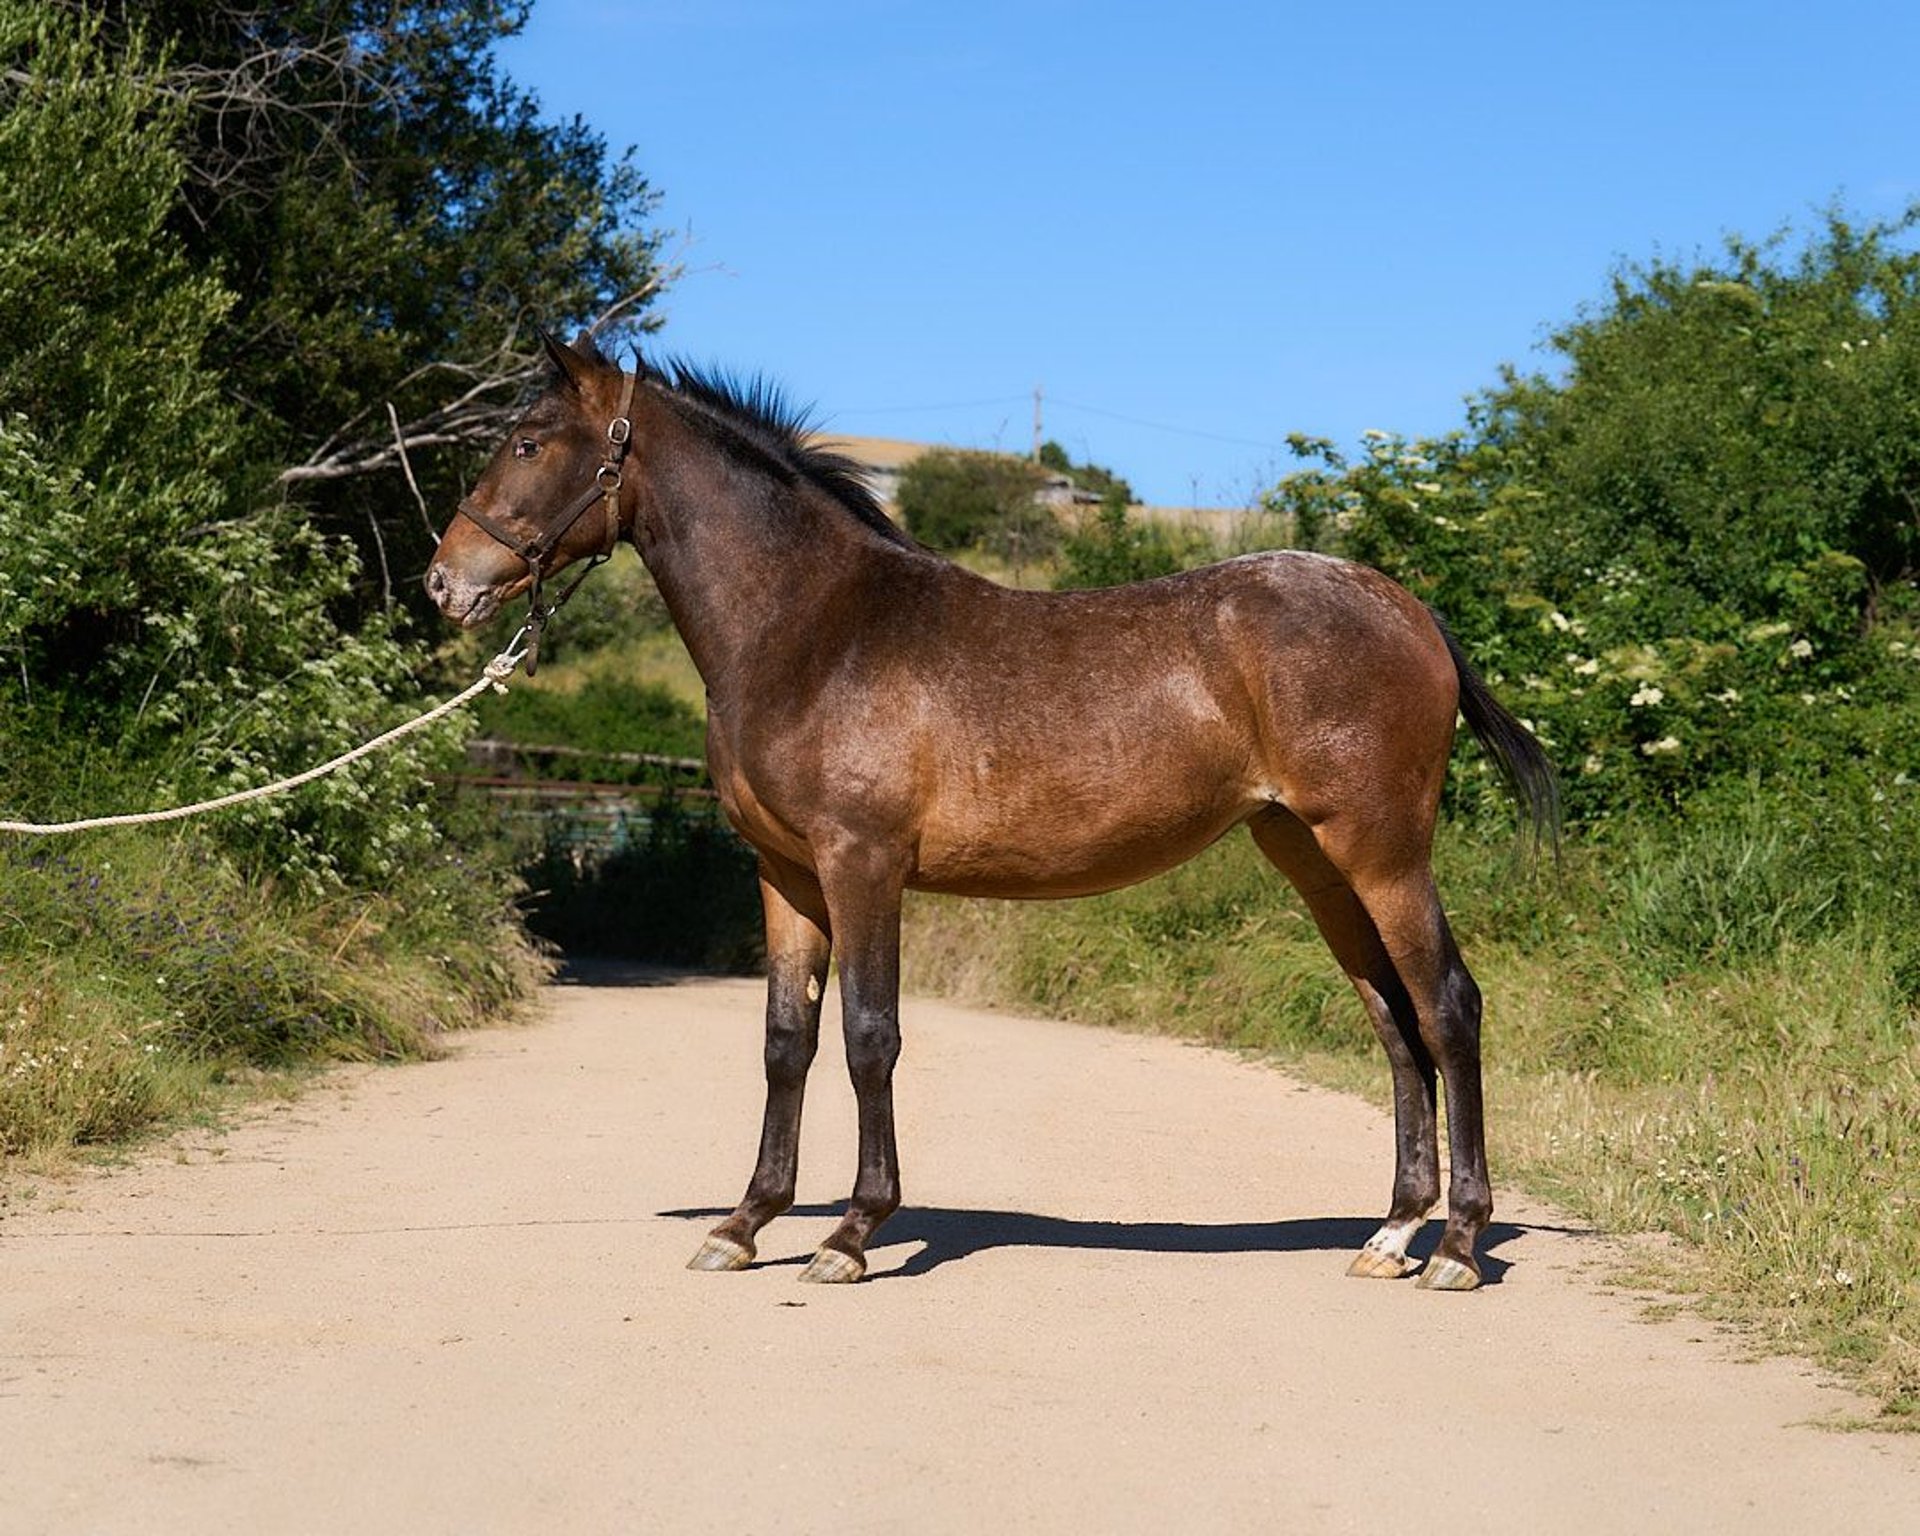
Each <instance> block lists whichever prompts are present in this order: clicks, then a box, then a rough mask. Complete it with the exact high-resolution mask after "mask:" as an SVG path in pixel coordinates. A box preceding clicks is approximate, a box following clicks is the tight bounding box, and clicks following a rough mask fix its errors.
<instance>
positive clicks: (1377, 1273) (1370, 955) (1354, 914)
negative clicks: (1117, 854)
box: [1249, 806, 1440, 1279]
mask: <svg viewBox="0 0 1920 1536" xmlns="http://www.w3.org/2000/svg"><path fill="white" fill-rule="evenodd" d="M1249 829H1250V830H1251V831H1252V833H1253V839H1254V841H1255V842H1256V843H1258V844H1259V845H1260V850H1261V852H1263V853H1264V854H1266V856H1267V857H1268V859H1270V860H1271V861H1272V862H1273V864H1274V865H1275V866H1276V867H1277V868H1278V869H1279V870H1280V872H1281V873H1282V874H1284V875H1285V876H1286V877H1287V878H1288V880H1290V881H1291V882H1292V883H1293V886H1294V888H1295V889H1296V890H1298V891H1299V892H1300V895H1301V898H1302V899H1303V900H1304V901H1305V902H1306V904H1307V910H1308V911H1309V912H1311V913H1312V914H1313V920H1314V922H1315V923H1316V924H1317V925H1318V927H1319V929H1320V933H1321V936H1322V937H1323V938H1324V939H1325V940H1326V941H1327V947H1328V948H1329V949H1331V950H1332V951H1333V955H1334V958H1335V959H1336V960H1338V961H1339V963H1340V968H1341V969H1342V970H1343V971H1345V972H1346V973H1347V979H1348V980H1349V981H1351V982H1352V983H1353V988H1354V991H1356V992H1357V993H1359V995H1360V1001H1361V1003H1362V1005H1363V1006H1364V1007H1365V1008H1366V1011H1367V1018H1368V1019H1369V1020H1370V1021H1371V1022H1372V1024H1373V1028H1374V1033H1375V1034H1377V1035H1378V1036H1379V1037H1380V1044H1381V1045H1382V1046H1383V1047H1384V1048H1385V1050H1386V1053H1387V1060H1388V1062H1389V1063H1390V1064H1391V1066H1392V1068H1393V1125H1394V1168H1393V1202H1392V1204H1391V1205H1390V1206H1389V1207H1388V1209H1387V1219H1386V1221H1385V1222H1384V1223H1382V1225H1381V1227H1380V1230H1379V1231H1377V1232H1375V1233H1374V1234H1373V1236H1372V1237H1370V1238H1368V1239H1367V1243H1366V1246H1365V1247H1364V1248H1362V1249H1361V1250H1360V1252H1359V1253H1358V1254H1356V1255H1355V1256H1354V1260H1353V1263H1352V1265H1351V1266H1349V1268H1348V1270H1347V1273H1348V1274H1350V1275H1361V1276H1367V1277H1373V1278H1380V1279H1398V1278H1399V1277H1400V1276H1402V1275H1404V1274H1406V1273H1407V1272H1408V1271H1409V1270H1411V1269H1412V1268H1413V1267H1414V1261H1413V1260H1411V1259H1409V1258H1408V1257H1407V1244H1408V1243H1409V1242H1410V1241H1411V1240H1412V1238H1413V1235H1414V1233H1415V1232H1417V1231H1418V1230H1419V1229H1420V1224H1421V1223H1422V1222H1423V1221H1425V1220H1426V1216H1427V1212H1428V1211H1430V1210H1432V1209H1433V1206H1434V1203H1435V1201H1437V1200H1438V1199H1439V1198H1440V1149H1439V1140H1438V1133H1437V1130H1436V1125H1435V1119H1436V1117H1435V1106H1434V1065H1433V1057H1432V1055H1431V1054H1430V1053H1429V1052H1428V1050H1427V1046H1426V1042H1425V1041H1424V1040H1422V1039H1421V1037H1420V1026H1419V1019H1418V1016H1417V1015H1416V1013H1415V1010H1414V1006H1413V1001H1412V999H1411V998H1409V997H1408V995H1407V990H1406V988H1405V987H1404V986H1402V985H1401V982H1400V976H1399V973H1398V972H1397V971H1396V970H1395V969H1394V966H1393V961H1392V959H1391V958H1390V957H1389V956H1388V954H1387V950H1386V946H1385V945H1383V944H1382V943H1381V941H1380V933H1379V930H1378V929H1377V928H1375V927H1374V924H1373V919H1372V918H1371V917H1370V916H1368V914H1367V909H1366V908H1365V907H1364V906H1362V905H1361V903H1360V899H1359V898H1358V897H1357V896H1355V895H1354V893H1353V888H1352V887H1351V886H1350V885H1348V884H1347V881H1346V877H1345V876H1344V875H1342V874H1341V873H1340V871H1339V870H1338V869H1336V868H1335V867H1334V866H1333V864H1332V863H1331V862H1330V861H1329V860H1328V858H1327V856H1326V855H1325V854H1324V853H1322V852H1321V850H1320V845H1319V844H1318V843H1317V842H1315V841H1314V838H1313V834H1312V833H1311V832H1309V831H1308V830H1307V828H1306V826H1305V825H1304V824H1303V823H1302V822H1301V821H1300V820H1299V819H1298V818H1296V817H1295V816H1294V815H1292V813H1290V812H1288V811H1286V810H1283V809H1281V808H1279V807H1277V806H1276V807H1274V808H1273V809H1272V810H1269V811H1265V812H1263V813H1262V814H1261V815H1259V816H1257V817H1256V818H1254V820H1253V821H1252V822H1251V823H1250V827H1249Z"/></svg>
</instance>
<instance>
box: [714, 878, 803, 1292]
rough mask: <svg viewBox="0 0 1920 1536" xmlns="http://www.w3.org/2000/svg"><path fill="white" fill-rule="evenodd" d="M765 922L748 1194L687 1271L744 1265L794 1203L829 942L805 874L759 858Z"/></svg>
mask: <svg viewBox="0 0 1920 1536" xmlns="http://www.w3.org/2000/svg"><path fill="white" fill-rule="evenodd" d="M760 902H761V905H762V907H763V908H764V909H765V912H766V924H767V1047H766V1062H767V1109H766V1115H765V1117H764V1118H763V1119H762V1121H761V1125H760V1156H759V1159H758V1161H757V1162H756V1163H755V1164H754V1168H753V1178H752V1179H751V1180H750V1181H749V1182H748V1184H747V1193H746V1195H745V1197H744V1198H742V1200H741V1201H740V1204H739V1205H738V1206H737V1207H736V1208H735V1209H734V1212H733V1214H732V1215H731V1216H729V1217H728V1218H727V1219H726V1220H725V1221H723V1222H721V1223H720V1225H719V1226H717V1227H715V1228H714V1229H713V1232H712V1234H711V1235H710V1236H709V1237H708V1238H707V1240H706V1242H704V1243H702V1244H701V1245H700V1251H699V1252H698V1253H696V1254H695V1255H694V1256H693V1258H692V1260H691V1261H690V1262H689V1263H688V1265H687V1268H689V1269H706V1270H722V1269H745V1268H746V1267H747V1266H748V1265H749V1264H751V1263H752V1262H753V1256H754V1246H753V1240H754V1237H755V1236H756V1235H757V1234H758V1233H759V1231H760V1229H761V1228H762V1227H764V1226H765V1225H766V1224H767V1223H768V1222H770V1221H772V1220H773V1218H774V1217H776V1216H778V1215H780V1214H781V1213H782V1212H784V1211H785V1210H787V1208H788V1207H790V1206H791V1205H792V1204H793V1192H794V1186H795V1183H796V1181H797V1179H798V1177H799V1165H800V1109H801V1105H802V1102H803V1101H804V1099H805V1096H806V1089H807V1069H808V1068H809V1067H811V1066H812V1065H813V1053H814V1049H815V1047H816V1046H818V1044H819V1041H820V999H821V996H822V994H823V992H824V990H825V988H826V984H827V960H828V956H829V953H830V951H831V948H832V945H831V941H830V939H829V933H830V929H829V927H828V923H827V907H826V902H825V900H824V899H823V898H822V897H821V894H820V888H819V886H818V885H817V884H816V883H815V882H814V880H813V878H812V877H811V876H810V875H807V874H805V873H803V872H800V871H796V870H791V869H788V868H785V867H778V868H776V867H774V866H772V865H770V864H769V863H767V862H766V861H762V863H761V866H760Z"/></svg>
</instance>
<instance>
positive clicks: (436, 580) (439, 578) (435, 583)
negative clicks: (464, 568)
mask: <svg viewBox="0 0 1920 1536" xmlns="http://www.w3.org/2000/svg"><path fill="white" fill-rule="evenodd" d="M446 595H447V573H446V572H445V571H443V570H441V569H440V567H439V566H437V565H430V566H428V567H427V596H428V597H430V598H432V599H433V600H434V601H435V602H436V603H437V602H439V601H440V599H441V598H443V597H445V596H446Z"/></svg>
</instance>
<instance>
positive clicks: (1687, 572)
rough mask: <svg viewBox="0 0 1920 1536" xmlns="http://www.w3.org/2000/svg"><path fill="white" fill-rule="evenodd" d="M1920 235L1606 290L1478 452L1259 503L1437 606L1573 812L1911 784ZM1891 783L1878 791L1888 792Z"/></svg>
mask: <svg viewBox="0 0 1920 1536" xmlns="http://www.w3.org/2000/svg"><path fill="white" fill-rule="evenodd" d="M1917 228H1920V210H1917V211H1916V213H1915V214H1910V215H1908V216H1907V217H1906V218H1903V219H1899V220H1895V221H1892V222H1890V223H1885V224H1878V225H1872V226H1868V227H1865V228H1856V227H1854V226H1853V225H1851V224H1849V223H1848V222H1847V221H1845V220H1844V219H1843V218H1841V217H1840V216H1839V215H1837V214H1835V215H1832V216H1830V217H1829V218H1828V219H1827V220H1826V221H1825V224H1824V227H1823V228H1822V229H1821V230H1820V231H1818V232H1817V233H1816V235H1815V236H1814V237H1813V238H1811V239H1810V240H1809V241H1807V243H1806V244H1805V246H1804V247H1803V248H1802V249H1801V250H1799V251H1798V252H1797V253H1794V254H1791V255H1786V254H1783V251H1782V248H1781V245H1780V243H1779V242H1775V243H1773V244H1769V245H1755V244H1752V243H1749V242H1745V241H1740V240H1735V241H1732V242H1730V243H1729V245H1728V247H1727V249H1726V252H1725V254H1724V255H1723V256H1722V257H1721V258H1720V259H1718V260H1714V261H1704V260H1703V261H1697V262H1690V263H1679V262H1668V261H1659V262H1654V263H1651V264H1649V265H1645V266H1640V267H1630V268H1626V269H1624V270H1622V271H1621V272H1619V273H1618V274H1616V276H1615V278H1614V280H1613V283H1612V285H1611V290H1610V292H1609V295H1608V297H1607V299H1606V301H1605V302H1604V303H1603V304H1600V305H1598V306H1595V307H1594V308H1593V309H1591V310H1589V311H1588V312H1586V313H1584V314H1582V315H1581V316H1579V317H1578V318H1577V319H1576V320H1575V321H1574V322H1573V323H1572V324H1570V325H1567V326H1565V327H1563V328H1562V329H1561V330H1559V331H1558V332H1557V333H1556V334H1555V335H1554V337H1553V338H1552V345H1553V347H1554V349H1555V351H1557V352H1558V353H1559V355H1560V361H1561V370H1560V371H1559V373H1558V374H1556V375H1554V376H1548V375H1530V376H1521V375H1519V374H1517V373H1514V372H1512V371H1509V372H1508V373H1507V374H1506V375H1505V376H1504V377H1503V379H1502V381H1501V383H1500V385H1499V386H1498V387H1497V388H1495V389H1493V390H1491V391H1489V392H1487V393H1486V394H1485V395H1484V396H1482V397H1481V398H1480V399H1478V400H1476V401H1474V402H1473V403H1472V405H1471V407H1470V411H1469V415H1468V420H1467V423H1466V425H1465V427H1464V428H1463V429H1462V430H1460V431H1458V432H1455V433H1452V434H1449V435H1448V436H1447V437H1444V438H1440V439H1435V440H1427V441H1415V442H1410V441H1407V440H1405V439H1402V438H1398V437H1395V436H1392V435H1390V434H1385V433H1375V434H1370V440H1369V442H1368V443H1367V445H1366V448H1365V452H1364V454H1363V455H1362V457H1360V458H1359V459H1358V460H1355V461H1353V462H1348V461H1347V460H1346V459H1344V458H1343V457H1342V456H1341V455H1339V454H1338V453H1337V452H1335V451H1334V450H1333V449H1332V447H1331V445H1328V444H1325V443H1316V442H1314V441H1312V440H1308V439H1301V440H1300V441H1299V443H1298V445H1297V451H1299V452H1301V453H1302V454H1303V456H1305V457H1307V458H1309V459H1310V460H1313V461H1314V465H1313V467H1310V468H1307V469H1304V470H1302V471H1300V472H1299V473H1297V474H1295V475H1292V476H1289V477H1288V478H1287V479H1286V480H1285V481H1283V482H1282V483H1281V485H1280V486H1279V487H1277V488H1276V490H1275V493H1274V494H1273V496H1272V497H1271V498H1270V505H1272V506H1274V507H1275V508H1276V509H1277V510H1279V511H1282V512H1283V513H1287V514H1289V515H1290V516H1292V517H1293V518H1294V521H1295V525H1296V526H1297V527H1300V528H1306V527H1308V526H1310V525H1311V526H1315V527H1317V528H1318V529H1319V530H1320V533H1319V537H1320V538H1322V539H1323V540H1324V541H1325V542H1328V543H1330V544H1331V545H1332V546H1333V547H1335V548H1337V549H1339V550H1340V551H1341V552H1343V553H1346V554H1349V555H1352V556H1354V557H1355V558H1358V559H1362V560H1365V561H1368V562H1369V563H1372V564H1375V565H1378V566H1380V567H1381V568H1383V569H1385V570H1386V571H1388V572H1389V573H1390V574H1392V575H1394V576H1396V577H1398V578H1399V579H1400V580H1402V581H1403V582H1405V583H1406V584H1407V585H1408V586H1410V587H1411V588H1412V589H1413V590H1414V591H1415V592H1417V593H1418V594H1419V595H1420V596H1422V597H1424V598H1426V599H1427V600H1428V601H1429V602H1432V603H1434V604H1435V605H1436V606H1437V607H1439V608H1440V609H1441V610H1442V611H1443V612H1444V613H1445V614H1446V616H1447V618H1448V620H1449V622H1450V623H1451V624H1452V625H1453V626H1454V628H1455V629H1456V631H1457V632H1458V633H1459V634H1460V635H1461V638H1462V639H1463V640H1465V641H1466V642H1467V643H1468V649H1469V650H1470V651H1471V652H1472V653H1473V654H1474V655H1475V656H1476V657H1477V658H1478V659H1479V660H1480V661H1481V663H1482V664H1483V666H1485V667H1487V668H1488V669H1489V670H1490V671H1492V672H1494V673H1496V674H1500V676H1501V680H1502V681H1503V683H1504V685H1505V686H1506V687H1507V689H1508V690H1509V692H1510V694H1511V695H1512V696H1513V702H1514V703H1515V704H1516V705H1517V707H1518V708H1519V710H1520V712H1521V713H1523V714H1526V715H1529V716H1531V717H1532V718H1534V719H1535V720H1536V721H1537V722H1539V723H1540V724H1541V725H1542V728H1543V729H1544V730H1546V731H1547V733H1548V734H1549V736H1550V738H1551V739H1553V740H1554V741H1555V742H1556V743H1557V744H1558V746H1559V748H1560V751H1561V754H1562V757H1563V760H1564V761H1567V762H1568V763H1570V764H1571V765H1573V766H1574V767H1575V768H1576V770H1577V771H1575V772H1574V773H1572V774H1571V775H1570V778H1569V787H1570V791H1571V794H1570V798H1571V802H1572V804H1573V806H1574V808H1575V809H1576V810H1579V809H1585V810H1588V811H1590V812H1599V811H1603V810H1605V809H1607V808H1609V807H1617V806H1620V805H1624V804H1627V803H1630V802H1631V801H1633V800H1635V799H1637V798H1641V797H1644V796H1647V795H1653V796H1655V797H1658V798H1664V799H1668V800H1679V799H1683V798H1684V797H1686V796H1687V795H1689V794H1691V793H1693V792H1694V791H1695V790H1697V789H1699V788H1701V787H1703V786H1704V785H1706V784H1708V783H1709V782H1711V781H1712V780H1714V779H1715V778H1718V777H1723V776H1726V775H1730V774H1732V775H1739V774H1746V773H1749V772H1755V771H1790V772H1791V773H1793V774H1796V775H1819V776H1833V775H1853V776H1858V775H1861V774H1867V775H1869V776H1873V775H1878V776H1879V778H1884V779H1885V780H1886V781H1887V782H1888V783H1893V782H1895V781H1896V780H1898V781H1900V782H1902V783H1904V782H1905V780H1904V779H1902V778H1901V776H1902V775H1912V776H1920V749H1916V746H1915V742H1916V740H1920V729H1916V728H1917V727H1920V710H1917V709H1916V692H1915V688H1914V673H1913V663H1912V661H1911V659H1910V658H1911V657H1912V656H1913V655H1914V654H1915V653H1914V651H1913V645H1914V643H1915V641H1916V638H1917V637H1916V634H1915V624H1916V618H1917V617H1920V600H1917V599H1916V593H1915V587H1914V579H1915V575H1916V571H1917V570H1920V254H1916V252H1915V251H1914V249H1913V235H1914V232H1915V230H1916V229H1917ZM1875 782H1876V783H1878V778H1876V779H1875Z"/></svg>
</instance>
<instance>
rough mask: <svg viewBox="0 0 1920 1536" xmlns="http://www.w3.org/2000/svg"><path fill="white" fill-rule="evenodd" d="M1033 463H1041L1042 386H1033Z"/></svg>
mask: <svg viewBox="0 0 1920 1536" xmlns="http://www.w3.org/2000/svg"><path fill="white" fill-rule="evenodd" d="M1032 457H1033V462H1034V463H1036V464H1038V463H1039V462H1040V386H1039V385H1038V384H1036V385H1034V386H1033V455H1032Z"/></svg>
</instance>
